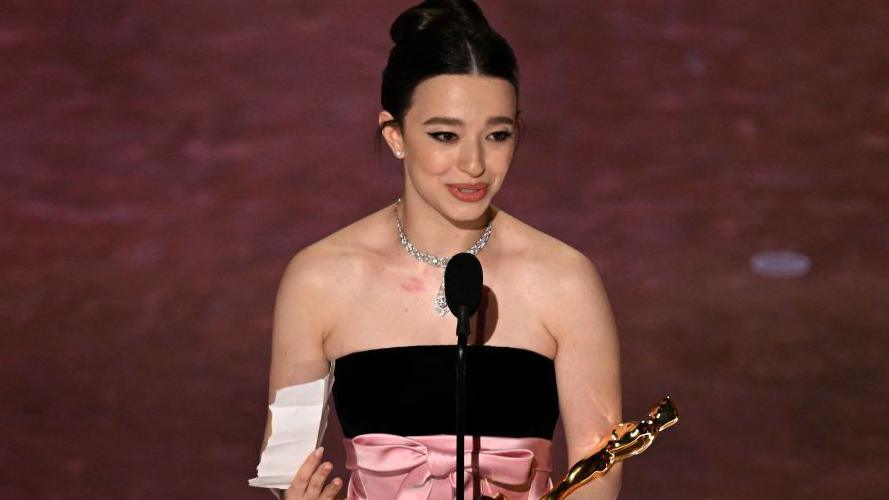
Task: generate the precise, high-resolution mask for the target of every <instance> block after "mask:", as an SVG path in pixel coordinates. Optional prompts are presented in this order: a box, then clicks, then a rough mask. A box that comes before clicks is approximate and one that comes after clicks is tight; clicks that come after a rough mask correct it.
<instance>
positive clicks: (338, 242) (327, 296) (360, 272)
mask: <svg viewBox="0 0 889 500" xmlns="http://www.w3.org/2000/svg"><path fill="white" fill-rule="evenodd" d="M382 211H383V210H380V211H377V212H374V213H371V214H369V215H367V216H365V217H363V218H361V219H359V220H357V221H355V222H353V223H351V224H349V225H347V226H345V227H343V228H341V229H338V230H337V231H335V232H333V233H331V234H330V235H328V236H325V237H324V238H322V239H320V240H318V241H316V242H314V243H312V244H310V245H307V246H306V247H304V248H302V249H301V250H299V251H298V252H296V254H295V255H294V256H293V257H291V259H290V261H289V262H288V264H287V267H286V269H285V271H284V275H283V277H282V279H281V286H282V288H284V287H288V288H289V287H299V288H302V289H304V290H305V291H307V292H309V294H310V295H311V296H312V297H315V300H313V302H317V303H313V304H312V305H313V309H314V310H315V312H316V314H322V315H323V316H322V318H323V319H326V320H327V321H328V322H327V324H325V328H324V330H325V332H324V333H325V334H326V333H327V330H329V329H330V328H332V327H333V324H332V322H333V321H334V320H335V318H336V317H337V313H336V307H337V305H338V303H340V302H341V301H340V300H339V299H342V298H344V297H347V296H348V295H349V293H350V291H351V290H354V289H355V287H360V286H362V283H364V280H365V279H366V277H367V276H369V274H370V272H371V271H372V270H373V267H374V265H375V263H376V262H377V261H378V259H377V258H376V257H377V256H378V255H379V253H380V252H381V251H382V250H381V249H382V248H383V247H382V244H383V242H377V241H375V240H376V239H378V236H376V235H378V234H379V233H380V231H379V230H378V229H376V228H377V227H378V226H379V224H380V223H381V221H380V218H381V217H380V216H381V212H382ZM378 243H379V244H378Z"/></svg>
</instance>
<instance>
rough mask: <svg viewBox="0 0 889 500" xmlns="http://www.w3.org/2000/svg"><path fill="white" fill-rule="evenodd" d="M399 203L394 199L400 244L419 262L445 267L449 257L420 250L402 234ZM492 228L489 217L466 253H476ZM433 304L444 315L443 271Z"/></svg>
mask: <svg viewBox="0 0 889 500" xmlns="http://www.w3.org/2000/svg"><path fill="white" fill-rule="evenodd" d="M399 203H401V198H398V200H396V201H395V210H394V211H395V227H396V228H397V229H398V237H399V239H400V240H401V246H403V247H404V249H405V250H407V253H409V254H411V257H413V258H415V259H417V260H418V261H420V262H424V263H426V264H431V265H433V266H437V267H441V268H446V267H447V266H448V261H449V260H450V258H449V257H437V256H435V255H430V254H428V253H426V252H424V251H422V250H419V249H417V247H415V246H414V244H413V243H411V240H409V239H407V235H405V234H404V228H403V227H402V226H401V219H400V218H399V217H398V204H399ZM492 229H494V219H493V218H491V219H490V220H488V225H487V226H485V230H484V231H482V235H481V237H480V238H479V239H478V241H476V242H475V244H474V245H472V246H471V247H469V250H466V253H471V254H472V255H476V254H478V253H479V252H480V251H481V250H482V248H485V245H486V244H487V243H488V239H489V238H490V237H491V230H492ZM433 302H434V304H435V312H437V313H438V315H439V316H444V315H445V314H447V313H448V312H449V311H450V309H448V301H447V299H446V298H445V282H444V272H442V275H441V286H439V287H438V294H437V295H436V296H435V299H434V301H433Z"/></svg>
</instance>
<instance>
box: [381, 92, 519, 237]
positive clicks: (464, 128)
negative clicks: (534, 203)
mask: <svg viewBox="0 0 889 500" xmlns="http://www.w3.org/2000/svg"><path fill="white" fill-rule="evenodd" d="M384 115H388V113H386V112H384V113H381V115H380V116H381V119H383V117H384ZM389 117H390V118H391V115H389ZM386 131H387V133H386V140H387V141H388V142H389V144H390V146H392V147H393V149H395V150H396V151H403V152H404V157H403V159H404V168H405V194H406V195H408V192H409V191H412V193H411V194H416V195H418V196H419V198H421V199H422V200H424V201H425V202H426V204H428V205H429V206H431V207H433V208H435V209H436V210H437V211H438V212H439V213H441V214H442V215H443V216H444V217H445V218H447V219H448V220H450V221H452V222H461V221H463V222H470V221H476V220H477V219H479V218H482V217H484V216H485V215H486V214H485V212H486V210H487V208H488V205H489V204H490V203H491V199H492V198H493V197H494V195H495V194H496V193H497V191H499V190H500V186H501V185H502V184H503V180H504V179H505V177H506V173H507V171H508V170H509V165H510V163H511V162H512V157H513V153H514V152H515V138H516V137H515V133H516V93H515V88H514V87H513V86H512V84H511V83H509V82H508V81H507V80H504V79H502V78H492V77H486V76H476V75H438V76H435V77H432V78H429V79H427V80H424V81H423V82H422V83H420V84H419V85H418V86H417V87H416V89H414V94H413V100H412V104H411V107H410V109H409V110H408V111H407V113H406V114H405V116H404V129H403V131H402V133H399V131H398V130H397V128H387V129H386Z"/></svg>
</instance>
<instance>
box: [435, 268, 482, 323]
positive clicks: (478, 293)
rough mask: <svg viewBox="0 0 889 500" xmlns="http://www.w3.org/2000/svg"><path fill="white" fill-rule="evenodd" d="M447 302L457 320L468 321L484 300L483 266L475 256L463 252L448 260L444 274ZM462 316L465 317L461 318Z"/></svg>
mask: <svg viewBox="0 0 889 500" xmlns="http://www.w3.org/2000/svg"><path fill="white" fill-rule="evenodd" d="M444 281H445V300H447V302H448V309H450V310H451V312H452V313H453V314H454V316H457V319H464V318H465V319H466V320H468V319H469V317H470V316H472V315H473V314H475V311H476V310H478V305H479V303H480V302H481V300H482V264H481V262H479V261H478V258H476V256H475V255H472V254H471V253H468V252H462V253H458V254H456V255H454V256H453V257H451V258H450V259H449V260H448V266H447V267H446V268H445V273H444ZM461 315H465V316H464V318H461Z"/></svg>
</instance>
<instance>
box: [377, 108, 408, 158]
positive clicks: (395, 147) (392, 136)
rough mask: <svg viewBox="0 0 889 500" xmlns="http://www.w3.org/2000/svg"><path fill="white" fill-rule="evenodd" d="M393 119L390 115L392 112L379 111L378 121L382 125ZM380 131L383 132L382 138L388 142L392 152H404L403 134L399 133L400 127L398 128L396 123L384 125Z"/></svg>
mask: <svg viewBox="0 0 889 500" xmlns="http://www.w3.org/2000/svg"><path fill="white" fill-rule="evenodd" d="M394 119H395V117H394V116H392V113H389V112H388V111H381V112H380V116H379V118H378V122H379V124H380V126H381V127H382V126H383V124H384V123H386V122H387V121H389V120H394ZM380 133H381V134H383V139H385V140H386V143H388V144H389V147H390V148H391V149H392V154H395V152H396V151H401V152H402V153H404V136H403V135H402V133H401V128H399V127H398V125H397V124H389V125H388V126H386V127H384V128H383V129H382V130H381V131H380Z"/></svg>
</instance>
